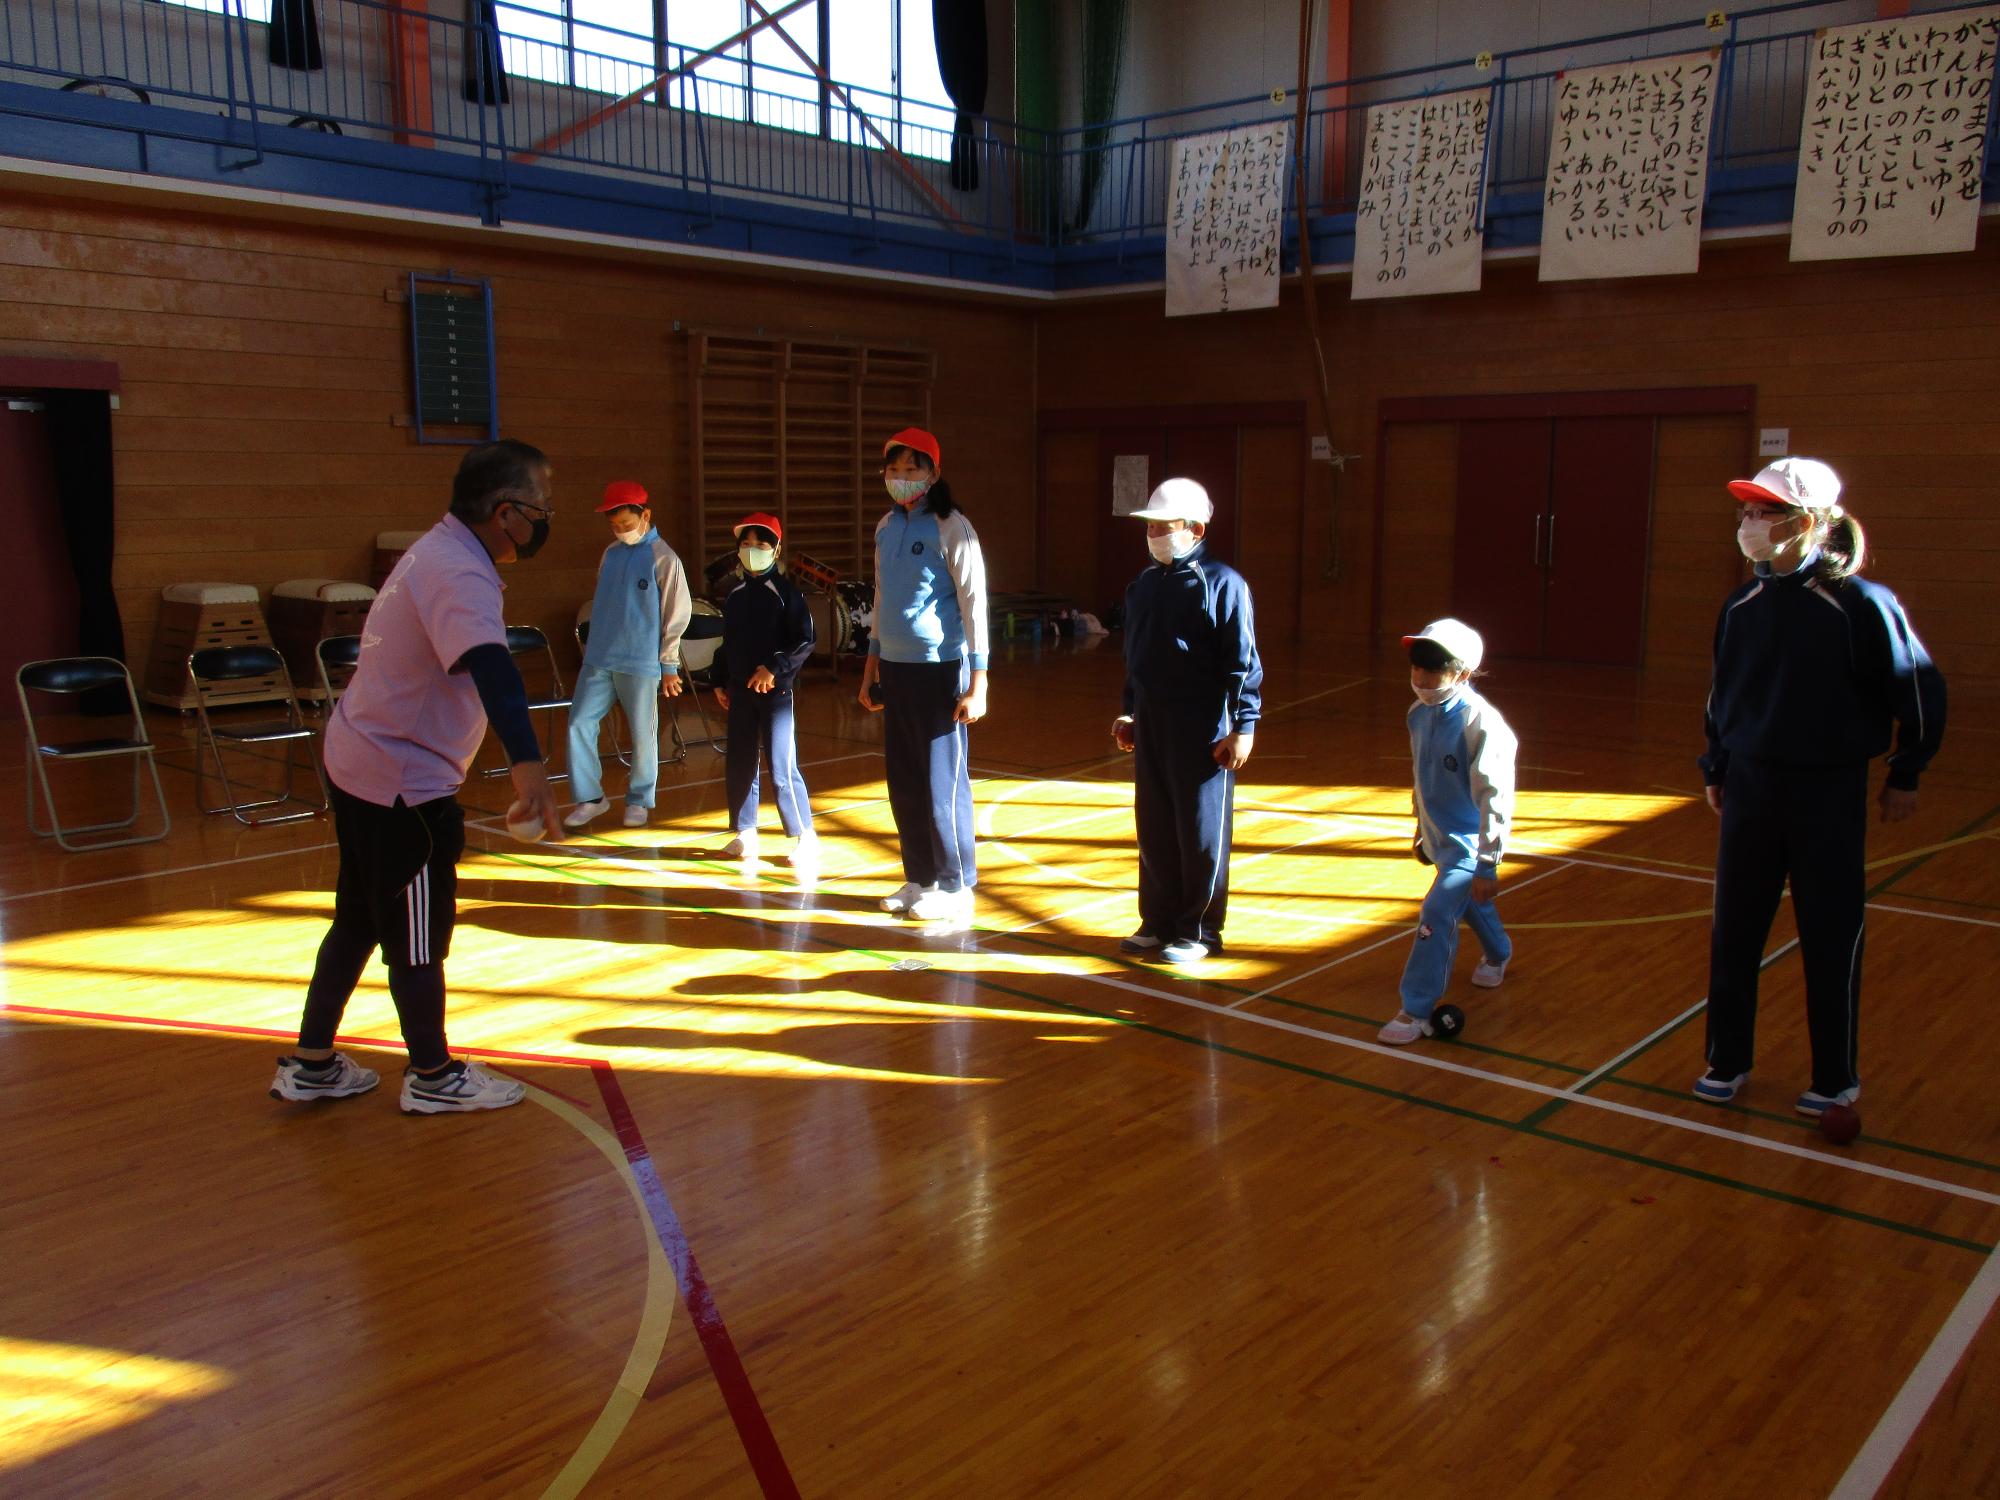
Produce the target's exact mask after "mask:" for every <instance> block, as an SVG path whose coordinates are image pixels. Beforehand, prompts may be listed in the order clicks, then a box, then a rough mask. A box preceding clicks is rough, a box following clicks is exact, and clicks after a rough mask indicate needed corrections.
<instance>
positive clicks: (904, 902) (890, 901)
mask: <svg viewBox="0 0 2000 1500" xmlns="http://www.w3.org/2000/svg"><path fill="white" fill-rule="evenodd" d="M936 889H937V887H936V886H934V885H918V884H917V883H916V882H915V881H914V880H906V881H904V882H903V883H902V884H901V885H899V886H897V887H896V888H895V889H894V890H893V891H891V892H889V894H888V895H886V896H884V897H883V898H882V910H884V911H893V912H906V911H908V910H909V909H910V908H911V907H913V906H915V905H916V904H917V902H918V900H919V899H921V898H922V897H924V896H928V895H929V894H930V893H931V892H933V891H935V890H936Z"/></svg>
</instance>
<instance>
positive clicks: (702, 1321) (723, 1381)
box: [0, 1004, 799, 1500]
mask: <svg viewBox="0 0 2000 1500" xmlns="http://www.w3.org/2000/svg"><path fill="white" fill-rule="evenodd" d="M10 1012H13V1013H18V1014H21V1015H24V1016H49V1017H54V1018H57V1019H62V1020H74V1021H109V1022H112V1023H114V1024H116V1025H123V1026H158V1027H163V1028H166V1029H169V1030H174V1031H205V1032H220V1033H224V1034H228V1035H233V1036H261V1037H279V1038H282V1039H284V1040H286V1041H291V1040H293V1039H294V1038H295V1037H296V1036H297V1033H296V1032H294V1031H281V1030H278V1029H277V1028H275V1027H271V1026H235V1025H230V1024H228V1023H226V1022H220V1021H182V1020H177V1019H170V1018H167V1017H163V1016H129V1015H118V1014H115V1013H113V1012H110V1011H97V1010H60V1009H57V1008H55V1007H53V1006H46V1005H11V1004H10V1005H0V1016H4V1015H7V1014H8V1013H10ZM338 1040H340V1041H343V1042H345V1043H347V1044H348V1045H349V1046H351V1047H381V1048H385V1049H388V1050H390V1051H396V1052H400V1051H402V1047H401V1045H400V1044H399V1043H397V1042H392V1041H385V1040H383V1039H382V1038H380V1037H359V1036H343V1037H340V1038H338ZM453 1050H454V1051H458V1052H464V1053H467V1054H471V1055H477V1056H480V1057H504V1058H506V1059H508V1060H509V1061H513V1062H536V1063H553V1064H555V1065H558V1066H561V1067H568V1068H588V1069H590V1073H591V1076H592V1078H594V1079H595V1080H596V1082H597V1088H598V1092H599V1093H600V1094H602V1095H603V1097H604V1107H605V1109H606V1111H607V1112H609V1114H610V1116H611V1124H612V1128H613V1130H614V1131H615V1132H616V1134H617V1136H618V1144H619V1145H620V1146H622V1147H624V1149H625V1160H626V1162H627V1164H628V1165H630V1167H631V1168H632V1176H633V1179H634V1180H635V1181H636V1182H637V1183H638V1184H639V1192H640V1196H641V1197H642V1198H644V1200H645V1203H646V1212H647V1215H648V1217H650V1218H651V1219H652V1221H653V1232H654V1234H655V1235H657V1236H658V1237H659V1241H660V1248H661V1250H663V1251H664V1252H666V1257H667V1260H668V1261H669V1262H670V1263H671V1264H672V1265H673V1268H674V1279H675V1281H677V1282H678V1283H679V1284H680V1289H681V1301H682V1303H683V1304H684V1305H685V1306H686V1307H687V1310H688V1316H689V1317H691V1318H693V1319H694V1326H695V1332H696V1334H697V1335H698V1336H699V1337H700V1339H701V1347H702V1352H703V1353H704V1354H705V1355H707V1357H708V1368H709V1373H711V1374H712V1375H714V1377H715V1383H716V1386H717V1387H718V1388H719V1389H720V1390H721V1392H722V1400H723V1404H724V1405H726V1406H727V1407H728V1408H729V1416H730V1420H731V1421H733V1422H734V1423H735V1424H736V1435H737V1437H738V1438H739V1439H741V1441H742V1443H743V1451H744V1453H745V1455H746V1456H748V1458H749V1460H750V1467H751V1470H752V1471H753V1472H754V1473H755V1474H756V1476H757V1482H758V1484H759V1485H760V1486H761V1487H762V1488H763V1491H764V1493H765V1494H766V1495H767V1496H774V1497H786V1500H798V1495H799V1488H798V1486H797V1485H796V1484H795V1483H794V1482H793V1480H792V1472H791V1470H790V1468H788V1467H787V1466H786V1463H785V1456H784V1454H783V1453H782V1452H781V1451H780V1450H779V1448H778V1440H777V1437H776V1435H775V1434H773V1433H772V1431H771V1423H770V1421H769V1419H768V1418H767V1417H765V1415H764V1408H763V1406H762V1405H761V1404H760V1403H759V1402H758V1400H757V1393H756V1391H755V1390H754V1389H752V1387H751V1385H750V1376H749V1374H748V1372H747V1371H745V1370H744V1368H743V1361H742V1359H741V1357H740V1356H738V1354H737V1352H736V1344H735V1341H734V1340H732V1339H731V1338H730V1337H729V1328H728V1326H727V1325H726V1324H725V1323H724V1322H723V1321H722V1309H721V1308H719V1307H717V1306H716V1304H715V1294H714V1293H713V1292H712V1291H711V1290H710V1289H709V1285H708V1278H707V1277H705V1276H704V1275H702V1271H701V1266H700V1263H699V1262H697V1261H696V1260H695V1258H694V1247H693V1246H692V1245H690V1244H689V1243H688V1237H687V1231H686V1230H685V1229H683V1228H682V1227H681V1221H680V1215H678V1214H676V1213H675V1212H674V1206H673V1203H672V1202H671V1201H670V1200H669V1199H668V1197H667V1189H666V1184H665V1183H663V1182H662V1181H661V1180H660V1174H659V1171H658V1169H657V1168H656V1167H655V1166H654V1165H653V1154H652V1152H651V1151H650V1150H648V1149H647V1146H646V1140H645V1137H644V1136H642V1135H641V1134H640V1133H639V1123H638V1121H637V1120H635V1119H634V1118H633V1117H632V1107H631V1105H630V1104H629V1103H628V1102H627V1101H626V1098H625V1090H624V1089H623V1088H622V1087H621V1086H620V1085H619V1082H618V1075H617V1074H616V1073H615V1072H614V1071H613V1069H612V1066H611V1064H610V1063H609V1062H606V1061H605V1060H604V1059H603V1058H597V1057H558V1056H555V1055H553V1054H551V1053H544V1052H509V1051H503V1050H501V1049H499V1048H494V1047H456V1048H454V1049H453ZM537 1087H541V1085H537ZM550 1092H554V1091H553V1090H551V1091H550ZM572 1102H574V1101H572Z"/></svg>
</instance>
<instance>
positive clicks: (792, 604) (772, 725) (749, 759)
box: [722, 568, 814, 838]
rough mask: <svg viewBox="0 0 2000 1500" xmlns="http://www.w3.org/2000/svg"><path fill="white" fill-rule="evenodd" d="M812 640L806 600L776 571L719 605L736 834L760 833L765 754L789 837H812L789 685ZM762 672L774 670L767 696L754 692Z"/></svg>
mask: <svg viewBox="0 0 2000 1500" xmlns="http://www.w3.org/2000/svg"><path fill="white" fill-rule="evenodd" d="M813 639H814V631H813V619H812V611H811V610H809V609H807V608H806V596H805V595H804V594H802V593H800V592H799V586H798V585H797V584H796V583H793V582H792V580H791V579H789V578H787V577H786V576H785V575H784V574H783V573H780V572H779V571H778V570H777V569H776V568H772V569H771V570H770V571H768V572H764V573H755V574H750V575H747V576H745V578H744V579H743V581H742V582H741V583H739V584H737V585H736V588H735V590H734V591H733V592H732V593H731V594H730V595H729V597H728V598H726V599H724V600H723V601H722V656H723V661H724V663H725V664H726V666H727V668H728V677H729V763H728V767H727V770H726V771H725V773H724V780H725V782H726V790H727V792H728V796H729V827H730V830H731V831H732V832H734V833H747V832H748V831H749V830H751V829H753V828H755V827H756V826H757V797H758V783H759V777H758V764H757V762H758V755H759V752H760V751H761V752H762V753H763V754H764V755H766V756H769V757H770V761H771V790H772V792H773V794H774V795H775V796H776V798H777V802H778V816H779V818H781V819H782V820H783V821H784V825H785V832H786V833H787V834H789V835H790V836H791V837H793V838H798V837H799V836H800V835H802V834H806V833H810V832H812V806H811V804H810V803H809V802H808V801H807V800H806V797H807V794H806V783H805V778H804V777H803V776H801V775H799V752H798V744H797V741H796V740H795V738H794V735H793V729H792V683H793V681H794V680H795V679H796V678H797V677H798V675H799V668H801V667H803V666H804V665H805V664H806V659H807V658H808V657H810V656H811V655H812V648H813ZM759 667H769V668H770V669H771V675H772V676H773V677H775V678H777V679H778V681H777V685H776V686H775V687H773V688H772V689H771V690H770V691H769V692H768V693H759V692H755V691H753V690H752V689H751V687H750V674H751V673H752V672H754V671H756V670H757V669H758V668H759Z"/></svg>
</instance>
